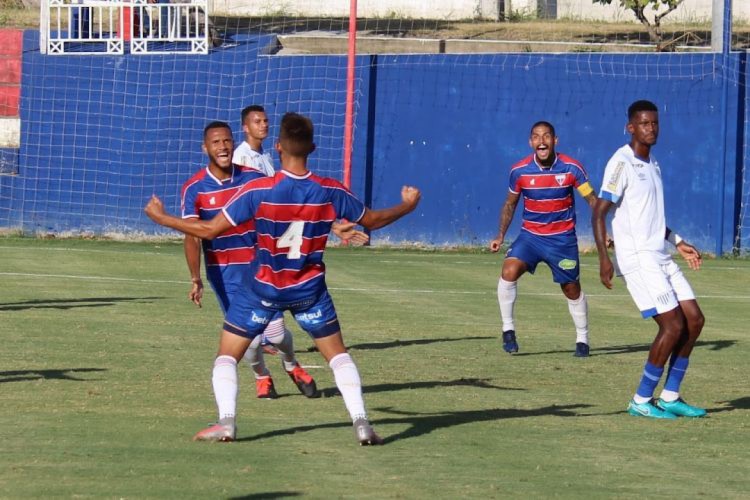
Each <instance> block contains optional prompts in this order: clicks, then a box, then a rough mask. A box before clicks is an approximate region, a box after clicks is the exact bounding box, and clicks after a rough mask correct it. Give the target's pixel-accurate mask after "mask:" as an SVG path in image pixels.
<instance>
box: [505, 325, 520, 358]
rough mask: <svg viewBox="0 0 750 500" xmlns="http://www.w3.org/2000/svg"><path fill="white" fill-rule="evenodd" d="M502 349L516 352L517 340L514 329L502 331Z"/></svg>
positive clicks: (510, 352) (511, 352)
mask: <svg viewBox="0 0 750 500" xmlns="http://www.w3.org/2000/svg"><path fill="white" fill-rule="evenodd" d="M503 350H505V352H507V353H509V354H513V353H514V352H518V342H516V332H515V331H514V330H508V331H507V332H503Z"/></svg>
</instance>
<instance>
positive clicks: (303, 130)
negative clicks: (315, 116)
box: [279, 113, 315, 156]
mask: <svg viewBox="0 0 750 500" xmlns="http://www.w3.org/2000/svg"><path fill="white" fill-rule="evenodd" d="M313 135H314V130H313V123H312V121H311V120H310V119H309V118H308V117H306V116H302V115H300V114H298V113H286V114H285V115H284V117H283V118H282V119H281V131H280V132H279V143H280V144H281V147H282V148H283V150H284V152H286V153H287V154H290V155H292V156H307V155H309V154H310V153H312V152H313V150H314V149H315V144H314V143H313Z"/></svg>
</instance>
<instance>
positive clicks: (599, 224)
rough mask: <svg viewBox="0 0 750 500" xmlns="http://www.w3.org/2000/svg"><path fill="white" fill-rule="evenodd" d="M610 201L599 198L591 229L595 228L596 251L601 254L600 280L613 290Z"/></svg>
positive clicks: (592, 214)
mask: <svg viewBox="0 0 750 500" xmlns="http://www.w3.org/2000/svg"><path fill="white" fill-rule="evenodd" d="M612 205H614V203H612V202H611V201H609V200H605V199H602V198H599V199H598V200H596V204H595V205H594V210H593V212H592V213H591V227H593V228H594V240H595V241H596V251H597V252H598V253H599V279H600V280H601V282H602V284H603V285H604V286H605V287H607V288H612V277H613V276H614V275H615V268H614V266H613V265H612V260H611V259H610V258H609V253H608V252H607V222H606V219H607V212H609V209H610V208H612Z"/></svg>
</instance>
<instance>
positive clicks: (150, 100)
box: [0, 32, 749, 251]
mask: <svg viewBox="0 0 750 500" xmlns="http://www.w3.org/2000/svg"><path fill="white" fill-rule="evenodd" d="M235 42H236V43H233V44H228V45H227V46H224V47H222V48H220V49H218V50H215V51H212V52H211V53H210V54H209V55H208V56H184V55H180V56H130V55H125V56H119V57H110V56H44V55H41V54H39V52H38V50H37V49H38V34H37V33H35V32H27V33H26V34H25V46H24V51H25V55H24V60H23V81H22V98H21V120H22V139H21V143H22V146H21V150H20V154H19V166H18V170H19V175H17V176H0V225H1V226H4V227H11V228H22V229H24V230H26V231H43V232H47V231H53V232H64V231H72V232H74V233H75V232H81V231H85V232H94V233H105V232H111V231H116V232H125V233H146V234H153V233H160V232H162V230H161V229H160V228H158V227H156V226H155V225H153V224H152V223H151V222H150V221H149V220H148V219H147V218H146V217H145V216H144V215H142V212H141V207H142V206H143V204H144V203H145V202H146V201H147V199H148V197H149V196H150V195H151V193H156V194H158V195H160V196H162V197H164V199H165V202H166V203H167V206H168V207H170V208H171V209H172V210H173V211H176V210H177V208H178V193H179V188H180V185H181V184H182V182H183V181H184V180H185V179H187V177H188V176H189V175H190V174H191V173H192V172H194V171H195V170H196V169H198V168H200V166H201V165H202V164H203V162H204V158H203V156H202V153H201V150H200V142H201V133H202V128H203V126H204V125H205V124H206V123H207V122H208V121H210V120H215V119H220V120H225V121H228V122H230V123H232V124H233V126H235V127H236V130H235V133H236V138H237V140H241V136H240V133H239V126H238V122H239V111H240V110H241V109H242V107H244V106H245V105H247V104H251V103H262V104H264V105H266V107H267V110H268V112H269V117H270V119H271V121H272V123H274V124H276V123H278V121H279V119H280V117H281V115H282V114H283V113H284V112H286V111H298V112H301V113H303V114H307V115H309V116H311V117H312V118H313V120H314V121H315V122H316V125H317V127H318V128H317V130H316V133H317V137H316V139H317V141H316V142H317V143H318V146H319V149H318V152H317V153H316V154H315V156H313V158H312V160H313V161H312V163H311V166H312V168H313V169H314V170H318V171H319V172H321V173H323V174H326V175H333V176H337V177H338V176H340V164H341V144H342V142H343V128H342V125H343V121H344V120H343V114H344V90H345V81H344V76H345V70H346V60H345V57H343V56H294V57H285V56H272V55H264V54H263V48H264V47H265V46H267V45H268V44H270V43H271V42H272V37H270V36H265V35H257V36H249V37H247V38H244V39H235ZM742 57H744V55H739V54H730V55H729V56H728V57H722V56H721V55H720V54H718V55H717V54H583V53H576V54H558V55H555V54H493V55H397V56H386V55H379V56H365V55H363V56H360V57H359V58H358V70H357V71H358V78H359V82H358V83H359V84H358V88H357V98H358V101H357V107H356V110H357V115H356V125H355V157H354V162H353V163H354V168H355V170H354V173H353V189H354V191H355V192H356V193H357V194H358V195H359V196H361V197H362V198H363V199H365V200H366V201H367V202H368V203H369V204H371V205H372V206H374V207H381V206H385V205H390V204H393V203H396V202H398V201H399V193H400V187H401V186H402V185H403V184H412V185H416V186H419V187H420V188H421V189H422V191H423V202H422V204H421V205H420V207H419V208H418V210H417V211H416V212H414V213H413V214H411V215H410V216H408V217H407V218H405V219H404V220H402V221H400V222H398V223H396V224H394V225H393V226H391V227H389V228H386V229H384V230H381V231H378V232H377V233H376V235H374V236H375V237H374V241H375V243H378V242H379V241H380V242H383V241H390V242H394V243H399V242H405V241H409V242H412V241H417V242H422V243H427V244H434V245H466V244H469V245H484V244H486V242H487V241H488V240H489V239H490V238H491V237H492V236H494V234H495V233H496V230H497V218H498V211H499V208H500V206H501V205H502V203H503V200H504V198H505V194H506V192H507V177H508V172H509V167H510V165H511V164H512V163H514V162H515V161H517V160H518V159H520V158H522V157H523V156H525V155H527V154H529V153H530V149H529V146H528V132H529V128H530V126H531V124H532V123H534V122H535V121H537V120H542V119H544V120H548V121H551V122H552V123H553V124H554V125H555V126H556V128H557V131H558V135H559V137H560V143H559V145H558V150H559V151H561V152H565V153H567V154H569V155H571V156H573V157H574V158H577V159H578V160H580V161H581V162H583V164H584V165H585V166H586V168H587V170H588V172H589V175H590V177H591V180H592V181H593V183H594V185H595V186H597V187H598V186H599V185H600V184H601V177H602V172H603V168H604V165H605V164H606V162H607V160H608V158H609V156H610V155H611V154H612V153H613V152H614V151H615V150H616V149H617V148H618V147H619V146H621V145H622V144H624V143H625V142H627V140H628V136H626V135H625V133H624V125H625V121H626V117H625V110H626V108H627V106H628V104H629V103H630V102H632V101H634V100H636V99H650V100H653V101H654V102H656V103H657V104H658V105H659V107H660V110H661V113H660V118H661V135H660V140H659V144H658V145H657V146H656V148H655V149H654V154H655V156H656V157H657V158H658V159H659V161H660V163H661V165H662V171H663V176H664V181H665V182H664V184H665V191H666V193H665V194H666V205H667V216H668V224H669V225H670V226H672V227H674V228H676V229H677V230H678V231H679V232H680V234H681V235H683V236H684V237H685V238H687V239H689V240H690V241H693V242H695V243H697V244H698V245H699V246H701V247H702V248H704V249H707V250H714V249H715V248H716V246H717V244H718V242H721V246H722V249H723V250H724V251H729V250H731V248H732V243H733V239H734V235H735V226H736V225H737V224H738V222H739V221H738V220H737V219H738V217H739V216H740V212H739V204H740V201H741V199H742V198H743V196H745V197H746V196H747V195H746V194H743V186H742V177H741V168H742V165H743V163H746V162H747V160H748V158H747V157H746V153H745V150H746V148H745V137H746V135H747V132H748V131H747V125H746V124H747V123H748V121H749V120H748V119H747V113H748V110H747V109H746V106H745V105H744V103H745V100H746V98H747V96H746V90H745V87H744V78H741V76H742V75H743V72H744V66H742V67H741V65H742V64H744V61H743V60H742V59H741V58H742ZM725 64H726V65H728V66H727V70H728V71H727V74H730V75H733V76H732V77H731V78H730V80H729V82H728V83H729V84H728V85H727V86H726V91H727V99H726V105H725V106H724V105H723V102H724V101H723V100H722V96H723V92H724V91H725V86H724V79H723V78H722V74H723V69H724V65H725ZM722 124H723V125H724V126H722ZM724 130H725V131H726V133H725V134H723V133H722V131H724ZM275 133H276V128H274V129H273V130H272V134H275ZM268 146H269V147H270V141H269V144H268ZM519 212H520V210H519ZM578 214H579V231H578V232H579V237H580V239H581V240H583V242H584V243H586V242H588V243H590V242H591V240H592V238H591V230H590V223H589V216H590V213H589V210H588V207H587V206H585V203H583V202H582V200H579V203H578ZM518 215H520V214H518ZM517 228H518V221H516V222H514V225H513V226H512V229H511V233H510V236H511V237H512V236H514V235H515V233H516V232H517ZM744 243H745V245H747V243H748V242H747V240H745V241H744Z"/></svg>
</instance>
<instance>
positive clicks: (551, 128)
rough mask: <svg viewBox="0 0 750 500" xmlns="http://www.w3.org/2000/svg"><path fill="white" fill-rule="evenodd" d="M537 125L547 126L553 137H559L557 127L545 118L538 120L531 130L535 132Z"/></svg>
mask: <svg viewBox="0 0 750 500" xmlns="http://www.w3.org/2000/svg"><path fill="white" fill-rule="evenodd" d="M537 127H547V129H548V130H549V131H550V133H551V134H552V137H557V134H556V133H555V127H554V126H553V125H552V124H551V123H550V122H546V121H544V120H541V121H538V122H536V123H535V124H534V125H532V126H531V130H530V132H533V131H534V129H535V128H537Z"/></svg>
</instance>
